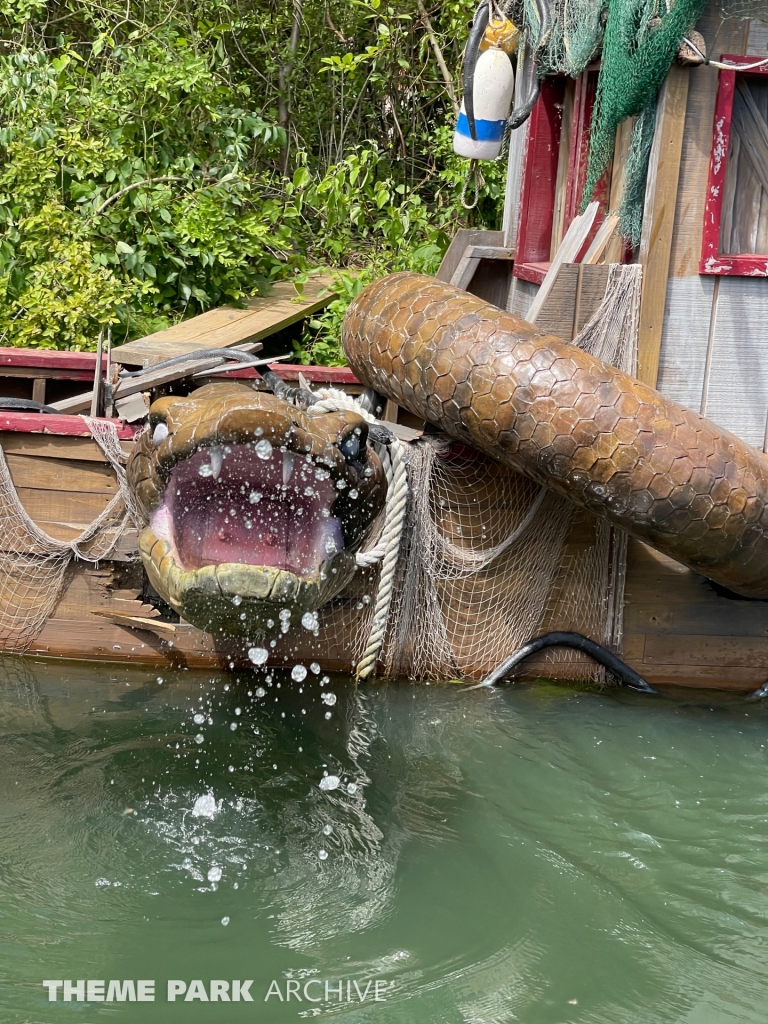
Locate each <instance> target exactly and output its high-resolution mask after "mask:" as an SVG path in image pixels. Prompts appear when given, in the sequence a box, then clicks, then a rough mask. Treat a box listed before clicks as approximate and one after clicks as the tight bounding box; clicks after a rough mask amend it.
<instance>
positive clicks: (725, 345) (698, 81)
mask: <svg viewBox="0 0 768 1024" xmlns="http://www.w3.org/2000/svg"><path fill="white" fill-rule="evenodd" d="M697 27H698V29H699V31H700V32H701V33H702V34H703V36H704V38H705V40H706V43H707V51H708V53H709V56H710V57H711V58H714V59H719V58H720V57H721V56H722V55H723V54H725V53H743V54H754V55H755V56H757V57H765V56H766V55H767V54H768V46H767V44H768V25H765V24H764V23H762V22H758V21H751V22H750V21H748V20H742V19H736V18H727V19H723V18H722V17H721V16H720V13H719V11H718V10H717V9H716V7H715V6H714V5H713V4H710V6H709V7H708V8H707V10H706V11H705V13H704V15H703V16H702V18H701V19H700V22H699V24H698V26H697ZM689 75H690V79H689V89H688V102H687V108H686V115H685V124H684V134H683V148H682V154H681V160H680V176H679V183H678V191H677V204H676V208H675V223H674V230H673V236H672V250H671V259H670V268H669V279H668V283H667V295H666V307H665V313H664V324H663V329H662V338H661V354H660V359H659V368H658V387H659V388H660V390H661V391H662V392H664V394H665V395H667V396H669V397H670V398H672V399H673V400H675V401H677V402H680V403H682V404H683V405H686V406H688V407H690V408H692V409H696V410H698V411H701V412H703V413H705V414H706V415H707V416H709V417H710V418H711V419H713V420H714V421H715V422H717V423H719V424H721V425H722V426H724V427H726V428H727V429H729V430H732V431H734V432H735V433H736V434H738V435H739V436H740V437H742V438H743V439H744V440H745V441H747V442H749V443H750V444H752V445H755V446H756V447H760V448H762V446H763V443H764V439H765V431H766V414H767V413H768V346H767V345H766V339H767V338H768V282H767V281H766V280H765V279H760V278H746V277H726V276H724V277H720V278H717V277H714V276H705V275H701V274H699V259H700V255H701V237H702V227H703V221H704V201H705V198H706V190H707V179H708V173H709V158H710V149H711V145H712V125H713V120H714V109H715V97H716V94H717V88H718V74H717V71H716V70H715V69H714V68H707V67H702V68H694V69H692V70H691V71H690V72H689Z"/></svg>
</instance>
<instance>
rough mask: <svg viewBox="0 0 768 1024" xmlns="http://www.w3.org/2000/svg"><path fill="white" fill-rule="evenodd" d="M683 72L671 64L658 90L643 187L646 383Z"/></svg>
mask: <svg viewBox="0 0 768 1024" xmlns="http://www.w3.org/2000/svg"><path fill="white" fill-rule="evenodd" d="M689 75H690V72H689V70H688V69H687V68H681V67H677V66H673V67H672V68H671V69H670V72H669V74H668V75H667V79H666V82H665V83H664V86H663V88H662V90H661V93H660V94H659V100H658V106H657V110H656V132H655V135H654V138H653V146H652V149H651V157H650V161H649V166H648V180H647V183H646V189H645V213H644V217H643V233H642V237H641V240H640V263H642V265H643V294H642V299H641V301H640V328H639V333H638V350H637V366H638V369H637V376H638V377H639V379H640V380H641V381H643V383H645V384H650V386H651V387H655V386H656V380H657V377H658V369H659V355H660V352H661V333H662V328H663V325H664V306H665V300H666V294H667V276H668V273H669V266H670V257H671V252H672V229H673V225H674V216H675V203H676V200H677V185H678V178H679V175H680V156H681V153H682V143H683V127H684V124H685V110H686V103H687V98H688V79H689Z"/></svg>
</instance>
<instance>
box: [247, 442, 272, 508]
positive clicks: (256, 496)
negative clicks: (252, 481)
mask: <svg viewBox="0 0 768 1024" xmlns="http://www.w3.org/2000/svg"><path fill="white" fill-rule="evenodd" d="M267 444H269V441H267ZM262 497H263V495H262V493H261V491H251V493H250V494H249V495H248V501H250V503H251V504H252V505H256V504H258V502H260V501H261V499H262Z"/></svg>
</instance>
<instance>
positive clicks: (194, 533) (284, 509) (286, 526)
mask: <svg viewBox="0 0 768 1024" xmlns="http://www.w3.org/2000/svg"><path fill="white" fill-rule="evenodd" d="M323 477H326V479H323ZM335 497H336V488H335V486H334V483H333V480H331V479H327V470H325V469H324V468H323V467H322V466H317V465H316V464H314V463H312V462H311V461H309V460H308V459H307V458H305V457H304V456H302V455H294V454H293V453H291V452H281V451H279V450H277V449H273V450H272V452H271V455H270V456H269V457H268V458H266V459H264V458H261V457H260V456H259V455H258V454H257V453H256V451H255V450H254V447H252V446H251V445H248V444H233V445H226V446H223V447H221V448H201V449H199V450H198V451H197V452H195V454H194V455H192V456H191V457H190V458H188V459H185V460H184V461H183V462H180V463H178V464H177V465H176V467H175V468H174V470H173V472H172V473H171V477H170V480H169V481H168V485H167V487H166V489H165V494H164V496H163V503H162V505H161V506H160V507H159V508H158V509H157V510H156V511H155V512H154V513H153V515H152V518H151V522H150V525H151V527H152V529H153V532H154V533H155V535H156V536H157V537H161V538H162V539H164V540H166V541H168V543H169V544H170V546H171V550H172V552H173V554H174V556H175V558H176V560H177V562H178V563H179V564H180V565H181V567H182V568H183V569H186V570H189V569H199V568H202V567H203V566H205V565H220V564H222V563H224V562H235V563H240V564H244V565H258V566H272V567H274V568H276V569H285V570H288V571H289V572H292V573H295V574H296V575H297V576H304V577H306V576H311V575H313V574H316V573H317V571H318V570H319V568H320V565H321V563H322V562H323V561H325V560H326V559H328V558H330V557H332V555H334V554H335V553H336V552H337V551H341V550H342V548H343V547H344V540H343V535H342V531H341V525H340V523H339V521H338V519H335V518H334V517H333V516H331V515H330V508H331V505H332V503H333V501H334V499H335Z"/></svg>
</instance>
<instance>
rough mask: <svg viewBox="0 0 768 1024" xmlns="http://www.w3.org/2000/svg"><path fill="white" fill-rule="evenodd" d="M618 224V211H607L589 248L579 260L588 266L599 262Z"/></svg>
mask: <svg viewBox="0 0 768 1024" xmlns="http://www.w3.org/2000/svg"><path fill="white" fill-rule="evenodd" d="M618 226H619V215H618V213H609V214H608V216H607V217H606V218H605V220H604V221H603V223H602V224H601V225H600V227H599V228H598V229H597V234H596V235H595V237H594V238H593V239H592V242H591V243H590V246H589V248H588V249H587V251H586V253H585V254H584V259H583V260H582V261H581V262H582V264H583V265H585V266H588V265H590V264H593V263H599V262H600V260H601V258H602V256H603V254H604V252H605V250H606V248H607V247H608V243H609V242H610V240H611V239H612V238H613V236H614V235H615V234H616V228H617V227H618Z"/></svg>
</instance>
